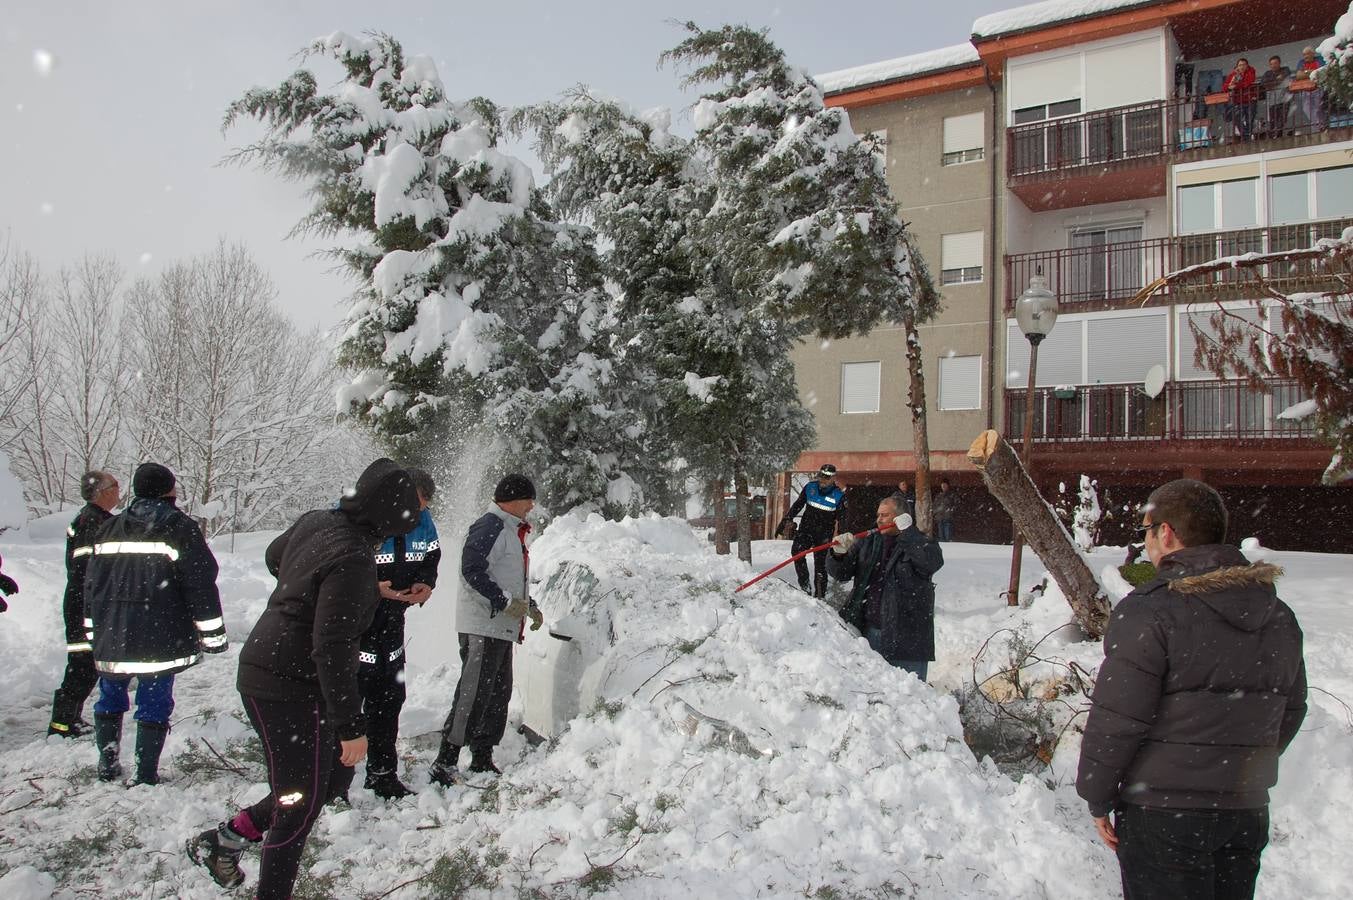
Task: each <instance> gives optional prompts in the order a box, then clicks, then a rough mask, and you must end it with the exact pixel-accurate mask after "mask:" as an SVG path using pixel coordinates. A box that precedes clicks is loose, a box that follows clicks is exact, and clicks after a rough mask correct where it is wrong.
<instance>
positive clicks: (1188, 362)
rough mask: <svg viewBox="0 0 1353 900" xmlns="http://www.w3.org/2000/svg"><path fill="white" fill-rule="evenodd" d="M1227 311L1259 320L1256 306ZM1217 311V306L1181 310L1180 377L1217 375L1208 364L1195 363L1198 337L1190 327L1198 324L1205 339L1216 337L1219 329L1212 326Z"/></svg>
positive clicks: (1202, 377) (1193, 377)
mask: <svg viewBox="0 0 1353 900" xmlns="http://www.w3.org/2000/svg"><path fill="white" fill-rule="evenodd" d="M1227 311H1228V312H1230V313H1232V314H1233V315H1237V316H1240V317H1241V318H1243V319H1244V320H1245V321H1247V322H1252V323H1256V324H1257V323H1258V322H1259V310H1257V309H1255V308H1254V307H1250V308H1248V309H1244V308H1241V309H1228V310H1227ZM1215 312H1216V308H1215V307H1208V308H1205V309H1199V310H1194V311H1190V312H1181V313H1180V314H1179V319H1178V321H1179V341H1178V344H1179V368H1178V370H1177V371H1178V373H1179V374H1178V377H1179V378H1181V379H1185V378H1191V379H1203V380H1211V379H1215V378H1216V377H1217V376H1216V375H1215V374H1214V373H1213V372H1212V370H1211V369H1208V368H1207V367H1206V366H1200V365H1195V364H1194V362H1193V354H1194V352H1195V351H1196V349H1197V345H1198V338H1195V337H1194V335H1193V329H1192V328H1191V327H1190V323H1192V324H1196V325H1197V326H1198V328H1199V330H1200V331H1201V332H1202V333H1203V335H1204V336H1205V338H1204V339H1206V336H1213V337H1215V336H1216V334H1217V330H1216V329H1215V328H1213V327H1212V315H1213V313H1215ZM1234 375H1235V373H1234V372H1228V373H1227V376H1228V377H1233V376H1234Z"/></svg>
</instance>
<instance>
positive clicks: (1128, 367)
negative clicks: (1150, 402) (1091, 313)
mask: <svg viewBox="0 0 1353 900" xmlns="http://www.w3.org/2000/svg"><path fill="white" fill-rule="evenodd" d="M1167 323H1168V320H1167V319H1166V317H1165V312H1164V310H1161V311H1160V312H1157V313H1150V314H1143V315H1140V316H1114V317H1112V318H1106V319H1091V320H1090V321H1089V322H1088V328H1089V333H1088V335H1087V340H1088V341H1089V347H1088V349H1089V352H1088V353H1087V354H1086V359H1087V360H1088V364H1089V367H1090V371H1089V372H1088V373H1087V379H1086V380H1087V381H1089V383H1090V384H1121V383H1128V384H1131V383H1137V382H1142V381H1145V380H1146V372H1147V370H1148V369H1150V368H1151V367H1152V366H1155V365H1162V366H1163V365H1165V362H1166V355H1167V354H1166V329H1167Z"/></svg>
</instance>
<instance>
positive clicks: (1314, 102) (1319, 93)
mask: <svg viewBox="0 0 1353 900" xmlns="http://www.w3.org/2000/svg"><path fill="white" fill-rule="evenodd" d="M1324 65H1325V57H1323V56H1321V55H1320V54H1319V53H1316V52H1315V48H1314V47H1303V48H1302V49H1301V59H1299V60H1297V71H1296V73H1295V74H1294V75H1293V76H1292V80H1293V82H1298V81H1302V82H1310V81H1311V73H1312V72H1314V71H1315V70H1316V69H1319V68H1321V67H1322V66H1324ZM1298 102H1299V103H1300V104H1301V114H1302V118H1303V119H1305V120H1306V125H1308V126H1309V127H1310V130H1311V131H1324V130H1325V91H1324V90H1323V89H1322V88H1319V87H1317V88H1315V89H1313V90H1304V91H1302V92H1301V99H1300V100H1299V101H1298Z"/></svg>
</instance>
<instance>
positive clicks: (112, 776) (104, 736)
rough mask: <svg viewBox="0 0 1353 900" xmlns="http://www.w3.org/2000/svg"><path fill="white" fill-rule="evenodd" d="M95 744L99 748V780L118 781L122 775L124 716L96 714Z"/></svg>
mask: <svg viewBox="0 0 1353 900" xmlns="http://www.w3.org/2000/svg"><path fill="white" fill-rule="evenodd" d="M94 745H95V746H96V747H98V748H99V781H117V780H118V779H120V778H121V777H122V763H120V762H119V761H118V756H119V755H120V754H121V752H122V749H121V748H122V716H121V714H118V715H112V716H101V715H99V714H98V713H95V714H94Z"/></svg>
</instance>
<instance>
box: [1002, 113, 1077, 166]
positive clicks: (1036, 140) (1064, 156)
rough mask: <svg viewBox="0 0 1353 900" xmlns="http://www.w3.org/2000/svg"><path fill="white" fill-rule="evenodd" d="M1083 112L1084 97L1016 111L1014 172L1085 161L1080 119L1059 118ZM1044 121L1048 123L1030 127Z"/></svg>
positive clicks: (1013, 149) (1014, 115) (1013, 148)
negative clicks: (1061, 119)
mask: <svg viewBox="0 0 1353 900" xmlns="http://www.w3.org/2000/svg"><path fill="white" fill-rule="evenodd" d="M1080 111H1081V101H1080V98H1077V99H1075V100H1061V101H1058V102H1056V103H1042V104H1039V105H1038V106H1026V107H1024V108H1023V109H1017V110H1015V112H1014V114H1013V116H1012V119H1013V124H1014V125H1015V126H1016V127H1015V129H1014V145H1013V147H1012V148H1011V149H1012V152H1013V154H1014V160H1013V166H1012V168H1013V171H1016V172H1036V171H1040V170H1044V169H1059V168H1064V167H1066V166H1070V165H1077V164H1079V163H1081V162H1082V161H1083V160H1082V156H1083V153H1082V147H1083V141H1082V138H1081V123H1080V121H1079V120H1069V121H1063V122H1058V121H1056V120H1057V119H1059V118H1066V117H1068V116H1075V115H1079V114H1080ZM1044 121H1046V122H1047V124H1046V125H1042V126H1037V127H1030V126H1033V125H1034V123H1037V122H1044ZM1019 126H1024V127H1019Z"/></svg>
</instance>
